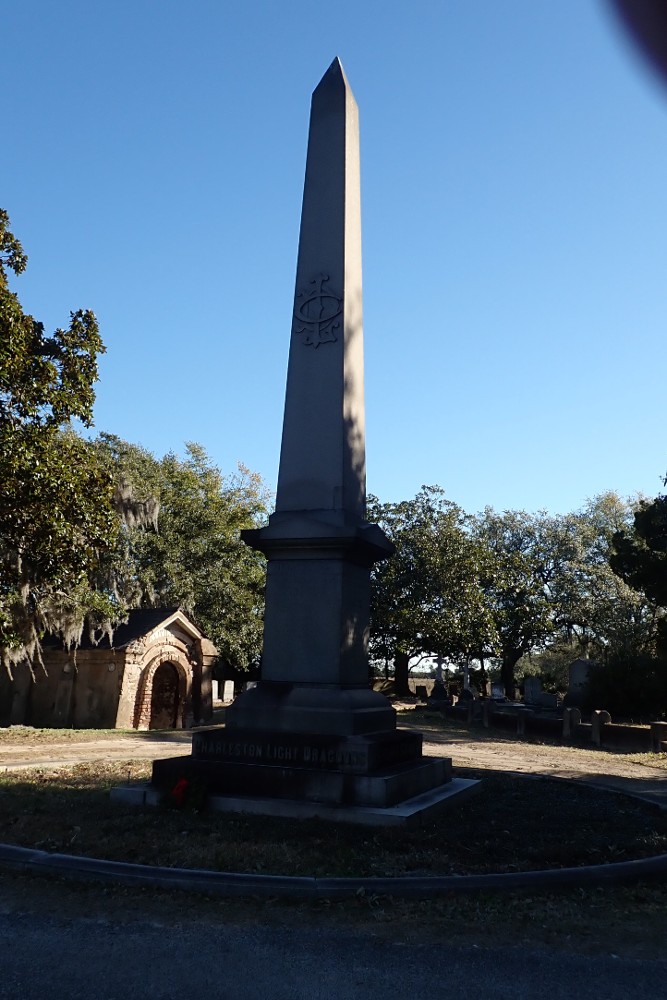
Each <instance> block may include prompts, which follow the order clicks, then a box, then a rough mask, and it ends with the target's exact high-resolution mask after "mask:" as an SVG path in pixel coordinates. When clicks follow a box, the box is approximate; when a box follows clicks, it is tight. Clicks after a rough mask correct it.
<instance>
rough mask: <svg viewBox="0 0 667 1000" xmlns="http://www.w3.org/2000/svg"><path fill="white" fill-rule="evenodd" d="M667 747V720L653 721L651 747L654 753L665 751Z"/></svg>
mask: <svg viewBox="0 0 667 1000" xmlns="http://www.w3.org/2000/svg"><path fill="white" fill-rule="evenodd" d="M666 747H667V722H652V723H651V749H652V750H653V752H654V753H664V751H665V748H666Z"/></svg>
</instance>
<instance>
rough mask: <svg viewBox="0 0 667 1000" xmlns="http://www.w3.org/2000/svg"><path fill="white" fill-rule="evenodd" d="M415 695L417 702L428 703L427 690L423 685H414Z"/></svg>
mask: <svg viewBox="0 0 667 1000" xmlns="http://www.w3.org/2000/svg"><path fill="white" fill-rule="evenodd" d="M415 695H416V697H417V700H418V701H428V688H427V686H426V685H425V684H415Z"/></svg>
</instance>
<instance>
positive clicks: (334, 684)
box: [153, 59, 470, 823]
mask: <svg viewBox="0 0 667 1000" xmlns="http://www.w3.org/2000/svg"><path fill="white" fill-rule="evenodd" d="M363 373H364V364H363V328H362V300H361V210H360V187H359V123H358V110H357V104H356V101H355V99H354V96H353V94H352V91H351V90H350V87H349V85H348V82H347V80H346V78H345V74H344V72H343V68H342V66H341V64H340V62H339V60H338V59H335V60H334V61H333V63H332V64H331V66H330V67H329V69H328V70H327V72H326V73H325V75H324V76H323V78H322V80H321V81H320V83H319V85H318V87H317V88H316V90H315V91H314V93H313V98H312V104H311V113H310V131H309V138H308V155H307V163H306V179H305V185H304V193H303V208H302V215H301V233H300V239H299V253H298V261H297V273H296V289H295V296H294V310H293V315H292V324H291V337H290V348H289V363H288V374H287V391H286V398H285V413H284V421H283V436H282V447H281V453H280V467H279V474H278V490H277V496H276V508H275V512H274V513H273V514H272V515H271V517H270V518H269V524H268V525H267V526H266V527H264V528H259V529H255V530H251V531H245V532H243V539H244V541H245V542H246V543H247V544H248V545H251V546H252V547H253V548H256V549H258V550H260V551H261V552H263V553H265V555H266V557H267V560H268V568H267V584H266V613H265V628H264V650H263V655H262V669H261V680H260V682H259V684H258V685H257V686H256V687H255V688H253V689H251V690H249V691H246V692H244V693H243V694H242V695H240V696H239V697H238V698H237V699H236V701H235V702H234V704H233V705H232V706H231V707H230V708H229V709H228V711H227V717H226V725H225V727H224V729H223V728H218V729H212V730H206V731H202V732H200V733H196V734H195V736H194V738H193V751H192V757H191V758H189V759H188V758H185V759H184V758H177V759H175V760H173V761H156V762H155V764H154V770H153V781H154V784H156V785H158V786H160V785H161V786H162V787H164V786H165V785H167V784H168V782H170V781H173V780H174V778H176V777H177V776H179V775H180V776H185V777H188V776H190V777H192V776H197V777H199V778H201V779H203V780H205V781H206V783H207V785H208V789H209V792H210V795H211V802H212V803H213V800H215V806H216V807H217V808H220V809H229V810H236V811H253V812H260V813H265V814H280V815H293V816H304V815H327V816H331V817H333V818H342V819H353V820H355V821H357V822H375V823H377V822H384V821H386V822H392V821H400V820H402V819H405V818H410V817H412V816H415V815H419V814H423V812H424V811H429V810H431V809H434V808H436V807H438V806H439V805H440V804H441V803H442V802H443V801H444V800H445V799H446V798H448V797H450V796H451V795H452V793H454V792H456V791H460V790H462V789H463V788H464V787H467V786H468V785H469V784H470V783H468V782H462V781H460V780H459V781H452V780H451V761H450V760H448V759H434V758H423V757H422V755H421V735H420V734H418V733H415V732H408V731H402V730H398V729H396V715H395V712H394V710H393V708H392V707H391V705H390V704H389V702H388V701H387V699H386V698H385V697H384V696H383V695H381V694H379V693H377V692H375V691H373V690H372V689H371V686H370V683H369V669H368V650H367V645H368V621H369V601H370V568H371V566H372V565H373V563H374V562H376V561H377V560H379V559H386V558H388V557H390V555H391V553H392V549H393V547H392V545H391V544H390V542H389V541H388V540H387V538H386V537H385V535H384V533H383V532H382V531H381V529H380V528H379V527H378V526H377V525H373V524H368V523H367V521H366V520H365V513H366V471H365V430H364V386H363Z"/></svg>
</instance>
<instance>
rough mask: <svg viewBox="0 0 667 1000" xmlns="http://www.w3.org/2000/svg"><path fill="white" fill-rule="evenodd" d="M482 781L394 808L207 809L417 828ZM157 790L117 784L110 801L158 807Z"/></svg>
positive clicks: (228, 802)
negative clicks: (412, 826)
mask: <svg viewBox="0 0 667 1000" xmlns="http://www.w3.org/2000/svg"><path fill="white" fill-rule="evenodd" d="M480 789H481V782H480V781H473V780H472V779H470V778H453V779H452V780H451V781H448V782H447V783H446V784H444V785H441V786H440V787H439V788H433V789H431V790H430V791H428V792H423V793H422V794H421V795H415V796H414V797H413V798H411V799H406V800H405V801H403V802H400V803H398V804H397V805H393V806H387V807H384V808H380V807H375V806H348V805H335V806H330V805H326V804H324V803H321V802H306V801H296V800H293V799H272V798H251V797H247V796H240V795H238V796H234V795H209V796H208V797H207V799H206V808H207V809H209V810H211V811H213V812H228V813H249V814H251V815H256V816H279V817H284V818H286V819H315V818H317V819H324V820H329V821H333V822H336V823H356V824H359V825H362V826H399V825H414V826H418V825H420V824H422V823H425V822H428V821H429V820H431V819H434V818H435V817H436V816H439V815H440V814H441V813H442V812H444V811H446V810H447V809H448V808H449V806H451V805H452V804H453V803H454V802H456V803H458V802H460V801H461V799H463V798H466V797H467V796H469V795H472V794H475V793H476V792H478V791H480ZM162 799H163V796H162V794H161V793H160V791H159V790H158V789H157V788H155V787H154V786H153V785H151V784H148V783H146V784H142V785H119V786H117V787H116V788H113V789H112V790H111V800H112V801H113V802H118V803H121V804H123V805H130V806H139V807H142V806H157V805H160V804H161V802H162Z"/></svg>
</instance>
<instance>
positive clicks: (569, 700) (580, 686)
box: [564, 657, 595, 708]
mask: <svg viewBox="0 0 667 1000" xmlns="http://www.w3.org/2000/svg"><path fill="white" fill-rule="evenodd" d="M594 665H595V664H594V662H593V660H586V659H584V658H582V657H580V658H579V659H577V660H573V661H572V663H570V665H569V667H568V684H567V694H566V695H565V702H564V703H565V705H567V706H568V707H571V708H581V707H582V706H583V704H584V698H585V695H586V687H587V685H588V678H589V676H590V672H591V668H592V667H593V666H594Z"/></svg>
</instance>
